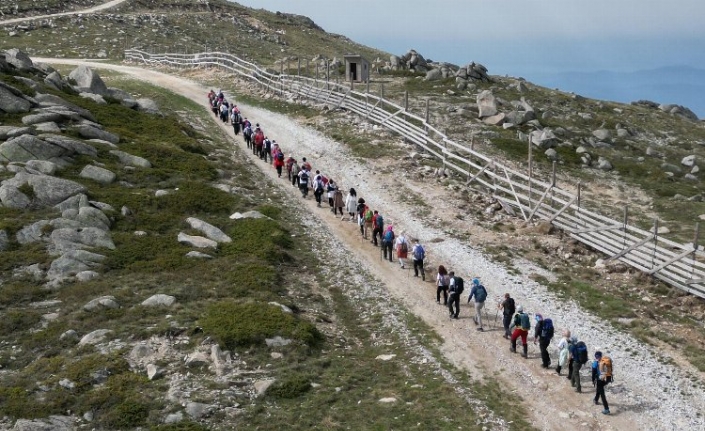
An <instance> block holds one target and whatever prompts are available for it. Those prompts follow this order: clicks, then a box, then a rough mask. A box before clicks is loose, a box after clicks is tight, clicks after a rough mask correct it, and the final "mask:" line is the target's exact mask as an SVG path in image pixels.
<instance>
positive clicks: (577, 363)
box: [568, 337, 588, 393]
mask: <svg viewBox="0 0 705 431" xmlns="http://www.w3.org/2000/svg"><path fill="white" fill-rule="evenodd" d="M573 338H575V337H573ZM568 352H569V353H570V357H571V358H573V371H572V373H571V379H570V385H571V386H572V387H574V388H575V392H578V393H580V392H582V391H583V390H582V386H581V385H580V369H581V368H582V367H583V365H585V364H586V363H587V361H588V352H587V346H586V345H585V343H584V342H582V341H577V339H576V342H575V343H572V344H571V345H570V347H569V348H568Z"/></svg>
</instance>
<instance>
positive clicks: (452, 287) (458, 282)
mask: <svg viewBox="0 0 705 431" xmlns="http://www.w3.org/2000/svg"><path fill="white" fill-rule="evenodd" d="M448 276H449V277H450V284H449V285H448V293H450V296H449V297H448V311H449V312H450V318H451V319H457V318H458V315H459V314H460V295H462V294H463V290H465V286H464V281H463V279H462V277H456V276H455V272H454V271H451V272H450V273H449V274H448ZM453 306H455V312H453Z"/></svg>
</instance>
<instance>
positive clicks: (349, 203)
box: [340, 187, 359, 223]
mask: <svg viewBox="0 0 705 431" xmlns="http://www.w3.org/2000/svg"><path fill="white" fill-rule="evenodd" d="M345 211H347V213H348V215H349V216H350V221H351V222H353V223H355V214H356V213H358V212H359V211H358V208H357V191H355V189H354V188H352V187H351V188H350V190H349V191H348V195H347V196H345ZM340 219H341V220H343V218H342V217H341V218H340Z"/></svg>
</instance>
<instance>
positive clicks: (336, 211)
mask: <svg viewBox="0 0 705 431" xmlns="http://www.w3.org/2000/svg"><path fill="white" fill-rule="evenodd" d="M338 211H340V215H341V216H342V215H343V207H336V208H333V214H335V215H338Z"/></svg>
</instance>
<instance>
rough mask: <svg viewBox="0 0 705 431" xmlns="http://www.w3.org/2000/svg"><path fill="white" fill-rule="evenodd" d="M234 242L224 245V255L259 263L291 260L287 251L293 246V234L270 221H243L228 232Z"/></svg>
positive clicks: (238, 222) (222, 246) (239, 221)
mask: <svg viewBox="0 0 705 431" xmlns="http://www.w3.org/2000/svg"><path fill="white" fill-rule="evenodd" d="M227 233H228V235H229V236H230V238H232V240H233V242H231V243H228V244H222V245H221V249H222V253H223V254H224V255H236V256H242V257H243V258H249V259H253V260H256V261H258V262H269V263H278V262H281V261H283V260H289V258H288V256H287V255H286V252H285V251H286V250H288V249H290V248H291V247H292V246H293V240H292V239H291V234H290V233H289V232H287V231H286V230H284V228H282V227H281V226H280V225H279V224H278V223H277V222H275V221H272V220H269V219H243V220H238V221H237V222H235V224H234V225H233V227H232V228H231V229H230V230H229V231H228V232H227Z"/></svg>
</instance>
